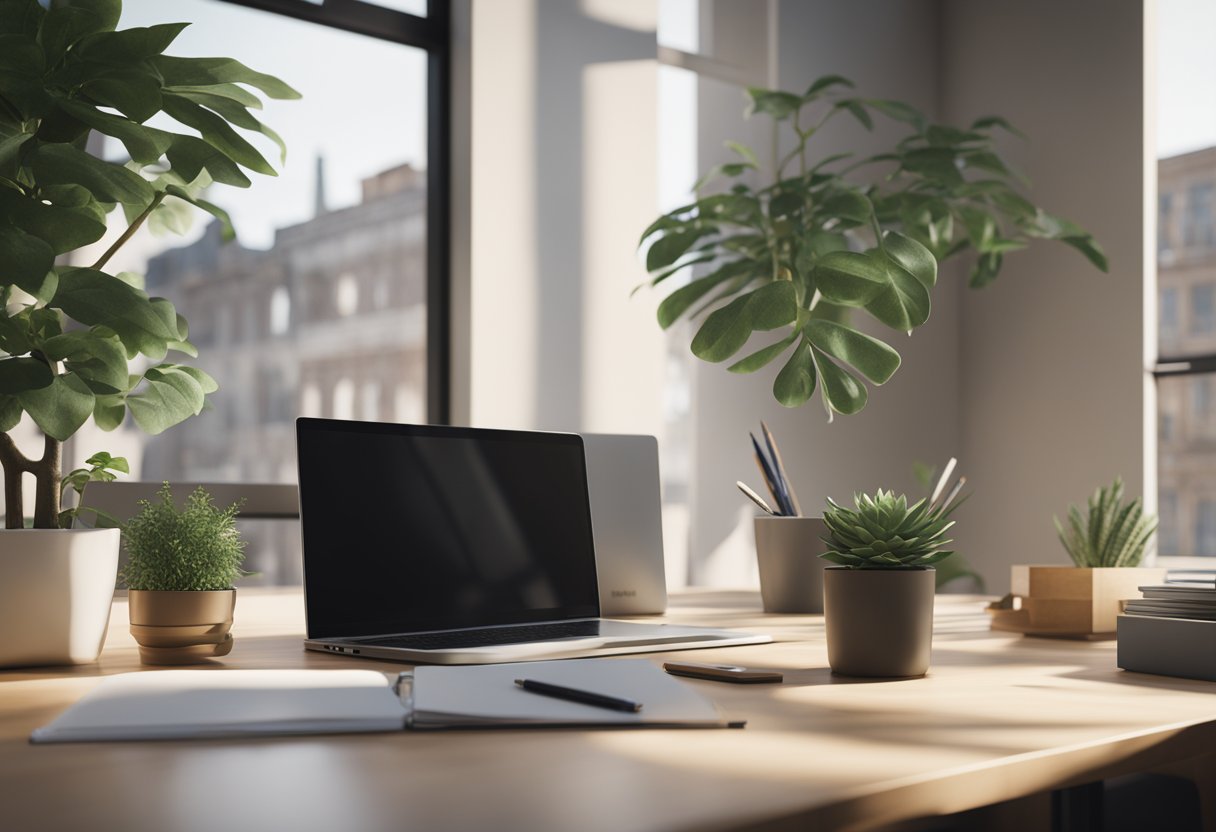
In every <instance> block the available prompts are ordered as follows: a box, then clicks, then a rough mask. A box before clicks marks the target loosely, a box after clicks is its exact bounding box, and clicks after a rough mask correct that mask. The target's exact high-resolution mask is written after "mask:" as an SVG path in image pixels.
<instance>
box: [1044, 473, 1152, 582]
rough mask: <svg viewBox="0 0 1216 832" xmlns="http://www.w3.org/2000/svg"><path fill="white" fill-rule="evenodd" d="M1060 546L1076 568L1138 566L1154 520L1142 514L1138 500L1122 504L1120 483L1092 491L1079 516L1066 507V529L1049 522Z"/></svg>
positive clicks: (1119, 480) (1150, 516) (1058, 522)
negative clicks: (1057, 536) (1087, 503)
mask: <svg viewBox="0 0 1216 832" xmlns="http://www.w3.org/2000/svg"><path fill="white" fill-rule="evenodd" d="M1053 519H1054V520H1055V523H1056V531H1057V532H1058V533H1059V535H1060V542H1061V543H1062V544H1064V548H1065V550H1067V552H1068V555H1069V557H1071V558H1072V562H1073V563H1074V564H1076V565H1077V566H1085V567H1101V566H1139V565H1140V562H1141V561H1142V560H1144V555H1145V552H1146V551H1147V549H1148V544H1149V541H1151V540H1152V538H1153V533H1154V532H1156V531H1157V518H1156V516H1154V515H1152V514H1145V512H1144V508H1143V507H1142V506H1141V504H1140V498H1139V497H1137V498H1136V499H1134V500H1132V501H1131V502H1130V503H1127V504H1126V505H1124V503H1123V479H1122V478H1121V477H1116V478H1115V481H1114V482H1113V483H1112V484H1110V485H1108V486H1104V487H1101V488H1099V489H1097V490H1096V491H1094V493H1093V496H1091V497H1090V498H1089V505H1088V506H1087V510H1086V512H1085V515H1084V516H1082V515H1081V512H1080V510H1079V509H1078V508H1077V507H1076V506H1069V507H1068V525H1067V526H1065V525H1063V524H1062V523H1060V518H1058V517H1056V518H1053Z"/></svg>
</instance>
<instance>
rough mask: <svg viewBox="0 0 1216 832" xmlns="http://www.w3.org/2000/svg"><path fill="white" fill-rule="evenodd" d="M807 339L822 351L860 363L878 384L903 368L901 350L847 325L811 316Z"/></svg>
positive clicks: (850, 361)
mask: <svg viewBox="0 0 1216 832" xmlns="http://www.w3.org/2000/svg"><path fill="white" fill-rule="evenodd" d="M802 331H803V332H804V333H806V337H807V340H809V341H810V342H811V344H813V345H814V346H815V347H816V348H817V349H819V350H820V351H821V352H824V353H827V354H828V355H830V356H832V357H833V358H838V359H840V360H841V361H844V362H845V363H846V364H850V365H852V366H853V367H856V368H857V370H858V372H860V373H861V374H862V375H864V376H865V377H866V378H868V379H869V380H870V381H872V382H874V383H875V384H884V383H886V381H887V380H888V379H890V378H891V376H893V375H894V374H895V371H896V370H898V369H899V363H900V359H899V353H897V352H896V351H895V350H893V349H892V348H891V347H889V346H888V345H886V344H884V343H883V342H882V341H879V340H878V339H877V338H871V337H870V336H869V335H865V334H863V333H860V332H858V331H857V330H855V329H852V328H851V327H847V326H841V325H840V324H837V323H832V322H831V321H825V320H811V321H808V322H807V324H806V325H805V326H804V327H803V329H802Z"/></svg>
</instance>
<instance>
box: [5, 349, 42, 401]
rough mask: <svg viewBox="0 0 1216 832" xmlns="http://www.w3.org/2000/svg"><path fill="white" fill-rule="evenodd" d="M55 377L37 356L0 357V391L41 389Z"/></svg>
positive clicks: (12, 391)
mask: <svg viewBox="0 0 1216 832" xmlns="http://www.w3.org/2000/svg"><path fill="white" fill-rule="evenodd" d="M54 378H55V376H54V374H53V373H52V372H51V368H50V367H48V366H47V365H46V362H45V361H39V360H38V359H37V358H0V393H3V394H9V395H13V394H18V393H24V392H26V391H27V390H41V389H42V388H43V387H46V386H47V385H49V384H50V383H51V381H53V380H54Z"/></svg>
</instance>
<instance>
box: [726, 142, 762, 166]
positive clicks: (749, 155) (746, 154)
mask: <svg viewBox="0 0 1216 832" xmlns="http://www.w3.org/2000/svg"><path fill="white" fill-rule="evenodd" d="M726 147H727V148H728V149H730V150H733V151H734V152H735V153H738V154H739V155H740V156H741V157H743V161H745V162H748V163H749V164H750V165H751V166H752V167H754V168H758V167H760V160H759V159H757V158H756V151H754V150H752V149H751V148H750V147H748V146H747V145H745V144H740V143H739V142H727V143H726Z"/></svg>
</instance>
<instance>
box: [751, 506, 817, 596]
mask: <svg viewBox="0 0 1216 832" xmlns="http://www.w3.org/2000/svg"><path fill="white" fill-rule="evenodd" d="M825 534H827V526H826V525H825V524H824V522H823V519H822V518H820V517H771V516H769V515H759V516H757V517H756V561H757V564H758V565H759V567H760V597H761V598H762V599H763V601H764V611H765V612H785V613H794V612H798V613H822V612H823V569H824V567H825V566H828V565H830V564H828V562H827V561H825V560H824V559H823V558H821V557H819V555H820V553H821V552H823V551H824V549H825V548H826V547H825V544H824V542H823V541H822V540H820V538H821V537H822V536H824V535H825Z"/></svg>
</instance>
